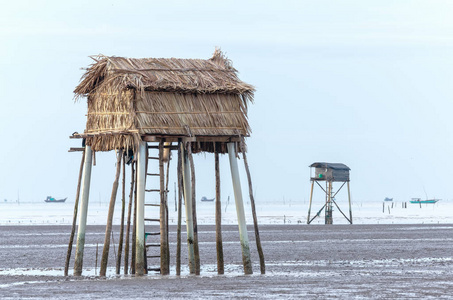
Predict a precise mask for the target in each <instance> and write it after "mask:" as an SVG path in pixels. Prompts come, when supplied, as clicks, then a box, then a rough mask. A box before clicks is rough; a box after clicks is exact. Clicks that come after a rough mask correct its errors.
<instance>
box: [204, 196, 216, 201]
mask: <svg viewBox="0 0 453 300" xmlns="http://www.w3.org/2000/svg"><path fill="white" fill-rule="evenodd" d="M214 200H215V198H212V199H208V198H206V197H204V196H203V197H201V201H203V202H212V201H214Z"/></svg>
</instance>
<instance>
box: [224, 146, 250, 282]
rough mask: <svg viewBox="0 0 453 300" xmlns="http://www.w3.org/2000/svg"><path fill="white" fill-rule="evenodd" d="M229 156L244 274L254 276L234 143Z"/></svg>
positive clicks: (229, 149)
mask: <svg viewBox="0 0 453 300" xmlns="http://www.w3.org/2000/svg"><path fill="white" fill-rule="evenodd" d="M227 146H228V156H229V158H230V169H231V179H232V181H233V189H234V199H235V202H236V213H237V216H238V226H239V237H240V240H241V247H242V262H243V264H244V273H245V274H253V270H252V262H251V260H250V247H249V238H248V235H247V224H246V222H245V213H244V202H243V200H242V190H241V181H240V178H239V169H238V163H237V159H236V149H235V144H234V143H228V144H227Z"/></svg>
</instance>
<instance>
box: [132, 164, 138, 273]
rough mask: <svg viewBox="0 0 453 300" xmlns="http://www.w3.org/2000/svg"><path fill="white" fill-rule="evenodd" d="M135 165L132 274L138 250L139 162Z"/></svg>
mask: <svg viewBox="0 0 453 300" xmlns="http://www.w3.org/2000/svg"><path fill="white" fill-rule="evenodd" d="M134 164H135V176H134V177H135V183H134V210H133V212H134V214H133V221H132V242H131V244H132V245H131V246H132V249H131V274H135V253H136V250H137V247H136V246H135V245H136V241H137V162H135V163H134Z"/></svg>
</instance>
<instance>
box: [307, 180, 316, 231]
mask: <svg viewBox="0 0 453 300" xmlns="http://www.w3.org/2000/svg"><path fill="white" fill-rule="evenodd" d="M314 185H315V181H314V180H312V181H311V189H310V201H309V203H308V216H307V224H310V213H311V203H312V200H313V186H314Z"/></svg>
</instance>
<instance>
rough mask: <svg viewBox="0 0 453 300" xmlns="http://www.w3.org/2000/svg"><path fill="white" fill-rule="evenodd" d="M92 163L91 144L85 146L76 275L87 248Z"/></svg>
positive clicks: (80, 273) (78, 272)
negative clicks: (86, 235) (86, 237)
mask: <svg viewBox="0 0 453 300" xmlns="http://www.w3.org/2000/svg"><path fill="white" fill-rule="evenodd" d="M91 164H92V151H91V147H90V146H85V161H84V163H83V174H82V185H81V191H82V194H81V198H82V199H81V200H82V203H81V204H80V215H79V227H78V231H77V245H76V253H75V259H74V276H81V275H82V266H83V251H84V248H85V229H86V223H87V214H88V201H89V195H90V182H91Z"/></svg>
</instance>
